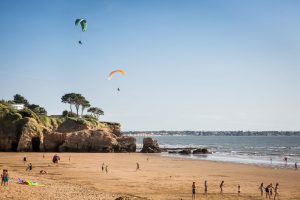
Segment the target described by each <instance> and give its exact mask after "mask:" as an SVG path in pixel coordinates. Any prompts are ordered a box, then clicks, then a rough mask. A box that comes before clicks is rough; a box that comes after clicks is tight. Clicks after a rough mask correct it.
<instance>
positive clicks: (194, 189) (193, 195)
mask: <svg viewBox="0 0 300 200" xmlns="http://www.w3.org/2000/svg"><path fill="white" fill-rule="evenodd" d="M195 199H196V184H195V182H193V184H192V200H195Z"/></svg>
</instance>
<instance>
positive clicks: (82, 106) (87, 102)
mask: <svg viewBox="0 0 300 200" xmlns="http://www.w3.org/2000/svg"><path fill="white" fill-rule="evenodd" d="M89 107H91V104H90V102H89V101H88V100H86V99H84V100H83V101H82V103H81V117H82V115H83V111H84V109H86V108H89Z"/></svg>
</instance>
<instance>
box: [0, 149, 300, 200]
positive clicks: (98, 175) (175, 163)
mask: <svg viewBox="0 0 300 200" xmlns="http://www.w3.org/2000/svg"><path fill="white" fill-rule="evenodd" d="M53 155H54V153H45V154H44V156H45V157H43V153H3V152H2V153H0V169H1V171H2V169H8V173H9V175H10V182H9V186H8V187H3V186H2V187H1V189H0V194H1V195H0V199H31V200H35V199H109V200H110V199H116V198H117V197H120V196H126V197H128V198H129V199H155V200H156V199H161V200H168V199H170V200H171V199H179V200H180V199H191V190H192V189H191V186H192V182H196V191H197V196H196V199H265V197H263V198H261V197H260V192H259V190H258V187H259V184H260V183H261V182H263V183H264V185H265V186H266V185H268V184H269V183H273V186H275V183H277V182H278V183H279V192H280V199H288V200H291V199H295V200H296V199H300V185H299V180H300V171H299V170H294V169H284V168H270V167H262V166H255V165H246V164H235V163H225V162H215V161H203V160H188V159H181V158H170V157H161V156H160V155H159V154H141V153H59V156H60V158H61V160H60V162H59V163H58V164H57V165H55V164H53V163H52V156H53ZM24 156H26V157H27V163H26V164H24V163H23V161H22V159H23V157H24ZM69 158H70V161H69ZM137 162H138V163H139V165H140V170H136V163H137ZM29 163H32V165H33V171H32V172H31V173H30V174H29V173H28V172H25V169H26V166H27V164H29ZM102 163H105V165H107V166H108V173H106V172H105V170H104V172H102V170H101V166H102ZM40 170H45V171H47V174H44V175H41V174H39V172H40ZM18 177H20V178H23V179H30V180H31V181H34V182H39V183H41V184H43V185H44V186H37V187H30V186H28V185H21V184H18V183H17V178H18ZM205 180H207V182H208V195H207V196H205V195H204V194H203V192H204V181H205ZM222 180H224V182H225V184H224V188H223V190H224V194H223V195H221V194H219V191H220V189H219V185H220V182H221V181H222ZM238 185H240V186H241V194H240V196H238V195H237V186H238Z"/></svg>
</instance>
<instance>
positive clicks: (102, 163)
mask: <svg viewBox="0 0 300 200" xmlns="http://www.w3.org/2000/svg"><path fill="white" fill-rule="evenodd" d="M103 171H104V163H102V173H103Z"/></svg>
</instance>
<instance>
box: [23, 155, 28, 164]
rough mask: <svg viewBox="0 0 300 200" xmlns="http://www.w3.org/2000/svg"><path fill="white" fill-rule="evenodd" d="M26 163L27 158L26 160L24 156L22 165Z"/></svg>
mask: <svg viewBox="0 0 300 200" xmlns="http://www.w3.org/2000/svg"><path fill="white" fill-rule="evenodd" d="M26 162H27V158H26V156H24V157H23V163H24V165H25V164H26Z"/></svg>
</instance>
